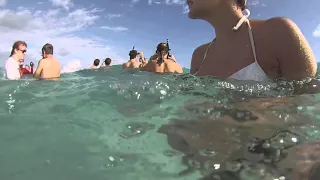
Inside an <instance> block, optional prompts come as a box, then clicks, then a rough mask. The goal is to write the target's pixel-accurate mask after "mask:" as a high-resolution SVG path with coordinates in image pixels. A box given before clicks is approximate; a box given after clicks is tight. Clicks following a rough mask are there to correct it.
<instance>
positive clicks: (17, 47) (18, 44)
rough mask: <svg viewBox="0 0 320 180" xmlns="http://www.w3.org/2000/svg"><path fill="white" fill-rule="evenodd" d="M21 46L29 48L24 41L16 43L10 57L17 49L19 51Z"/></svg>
mask: <svg viewBox="0 0 320 180" xmlns="http://www.w3.org/2000/svg"><path fill="white" fill-rule="evenodd" d="M20 45H23V46H25V47H27V43H26V42H24V41H16V42H15V43H13V45H12V49H11V53H10V57H11V56H12V55H13V54H14V50H15V49H17V50H18V49H19V46H20Z"/></svg>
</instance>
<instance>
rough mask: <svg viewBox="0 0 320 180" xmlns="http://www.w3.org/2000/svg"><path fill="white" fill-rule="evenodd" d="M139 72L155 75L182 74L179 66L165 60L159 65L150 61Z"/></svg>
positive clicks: (154, 61) (155, 61)
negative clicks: (154, 73) (153, 73)
mask: <svg viewBox="0 0 320 180" xmlns="http://www.w3.org/2000/svg"><path fill="white" fill-rule="evenodd" d="M141 70H142V71H149V72H156V73H183V70H182V68H181V67H180V65H179V64H178V63H176V62H173V61H172V60H169V59H165V60H164V62H163V63H162V64H161V65H159V64H158V63H157V60H152V61H150V62H148V64H147V65H146V66H145V67H143V68H142V69H141Z"/></svg>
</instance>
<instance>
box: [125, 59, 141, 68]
mask: <svg viewBox="0 0 320 180" xmlns="http://www.w3.org/2000/svg"><path fill="white" fill-rule="evenodd" d="M140 65H141V63H140V62H137V61H128V62H126V63H125V64H124V67H125V68H127V69H136V68H139V67H140Z"/></svg>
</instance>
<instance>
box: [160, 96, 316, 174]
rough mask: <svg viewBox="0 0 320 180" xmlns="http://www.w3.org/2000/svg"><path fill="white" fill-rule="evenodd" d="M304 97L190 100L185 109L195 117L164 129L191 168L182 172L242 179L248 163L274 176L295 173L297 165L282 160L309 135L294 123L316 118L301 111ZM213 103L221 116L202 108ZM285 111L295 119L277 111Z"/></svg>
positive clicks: (250, 166)
mask: <svg viewBox="0 0 320 180" xmlns="http://www.w3.org/2000/svg"><path fill="white" fill-rule="evenodd" d="M298 102H299V101H298V100H296V99H294V98H261V99H253V100H251V101H249V102H248V101H245V102H243V101H242V102H241V101H238V102H233V103H232V104H223V105H222V104H218V103H212V102H204V103H201V102H195V103H188V104H186V105H185V107H184V110H185V112H189V114H187V115H186V116H191V117H192V118H189V119H190V120H187V119H172V120H171V121H170V122H169V123H168V124H165V125H163V126H162V127H160V128H159V130H158V132H159V133H163V134H166V135H167V140H168V144H169V145H170V146H171V147H172V148H173V149H174V150H177V151H179V152H181V153H183V154H184V155H183V158H182V163H183V164H185V165H186V166H187V169H186V170H184V171H182V172H180V173H179V174H180V175H185V174H188V173H192V172H194V171H197V170H198V171H200V172H201V173H202V174H203V176H204V179H208V178H209V179H210V178H211V179H214V178H221V179H223V180H228V179H230V180H231V179H239V176H240V174H241V169H242V171H243V169H245V168H244V166H247V169H250V168H252V169H254V168H256V169H257V172H258V171H259V168H264V169H266V171H268V172H269V174H270V176H266V177H269V178H271V177H273V176H275V177H281V176H284V175H288V174H290V173H291V171H292V169H293V167H291V166H290V164H289V165H288V164H287V165H288V166H287V167H286V166H283V167H280V166H279V164H281V163H282V162H283V161H285V159H286V158H287V156H288V151H289V150H290V149H292V148H293V147H296V146H298V145H300V144H302V143H303V142H305V140H306V136H305V135H304V134H303V133H299V132H293V131H292V130H290V127H292V126H301V125H303V124H308V123H311V122H313V119H312V117H309V116H307V115H304V114H301V113H299V112H297V110H296V109H297V108H296V107H297V106H298V104H299V103H298ZM300 102H301V101H300ZM207 109H210V110H211V111H213V112H214V111H216V112H219V116H217V117H216V118H211V117H210V113H209V114H208V113H207V114H204V113H201V111H204V110H207ZM283 111H286V113H291V114H290V118H289V119H290V120H289V121H288V120H284V119H281V118H279V116H278V115H277V114H275V113H274V112H279V113H281V112H283ZM197 113H198V114H197ZM282 141H283V142H282ZM279 142H281V143H279ZM227 164H238V165H239V167H238V166H236V167H238V168H235V169H239V171H230V168H228V166H227ZM282 164H283V163H282ZM248 167H249V168H248Z"/></svg>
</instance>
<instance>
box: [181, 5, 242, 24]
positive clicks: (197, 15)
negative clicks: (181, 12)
mask: <svg viewBox="0 0 320 180" xmlns="http://www.w3.org/2000/svg"><path fill="white" fill-rule="evenodd" d="M187 4H188V5H189V18H191V19H206V18H208V17H209V16H211V15H212V14H214V15H218V14H219V13H218V12H222V11H225V10H226V9H236V10H239V11H243V10H244V9H246V4H247V0H187ZM220 18H223V17H220Z"/></svg>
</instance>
